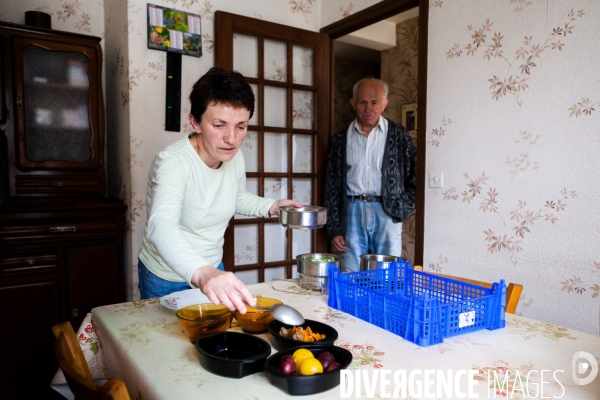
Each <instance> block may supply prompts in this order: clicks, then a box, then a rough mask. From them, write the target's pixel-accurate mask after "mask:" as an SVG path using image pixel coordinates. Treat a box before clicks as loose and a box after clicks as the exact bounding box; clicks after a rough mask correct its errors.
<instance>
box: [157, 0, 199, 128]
mask: <svg viewBox="0 0 600 400" xmlns="http://www.w3.org/2000/svg"><path fill="white" fill-rule="evenodd" d="M200 21H201V17H200V15H198V14H192V13H188V12H185V11H178V10H174V9H171V8H166V7H161V6H156V5H153V4H148V48H149V49H153V50H161V51H166V52H167V68H166V74H167V75H166V78H167V79H166V89H167V90H166V98H165V130H167V131H173V132H179V131H180V130H181V64H182V63H181V56H182V55H187V56H193V57H200V56H202V29H201V26H200Z"/></svg>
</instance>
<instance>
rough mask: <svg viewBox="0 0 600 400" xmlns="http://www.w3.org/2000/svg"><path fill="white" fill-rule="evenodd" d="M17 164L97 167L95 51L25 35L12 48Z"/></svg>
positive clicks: (39, 166)
mask: <svg viewBox="0 0 600 400" xmlns="http://www.w3.org/2000/svg"><path fill="white" fill-rule="evenodd" d="M15 53H16V57H15V67H14V73H15V78H16V79H15V86H16V87H15V92H16V107H15V109H16V111H17V113H18V114H19V116H20V118H18V119H17V121H19V122H18V123H17V126H16V127H15V128H16V133H17V136H18V138H19V140H18V143H19V158H18V164H19V166H21V167H26V168H57V167H58V168H72V167H76V168H78V169H80V168H96V167H97V166H98V165H99V163H100V160H99V155H98V154H97V152H96V151H95V149H97V148H98V145H99V143H100V142H99V140H100V139H99V137H100V136H99V132H97V128H96V127H98V126H100V125H99V123H98V122H100V123H101V121H99V118H98V115H99V113H100V108H101V107H102V105H101V104H98V100H97V93H98V90H101V89H100V88H98V87H97V83H96V82H95V80H92V78H91V77H94V76H96V72H97V71H96V69H97V66H96V62H97V59H96V55H95V49H91V48H88V47H85V46H77V45H65V44H61V43H52V42H44V41H40V40H36V41H35V43H34V42H32V41H31V40H29V39H26V38H19V39H17V40H16V46H15Z"/></svg>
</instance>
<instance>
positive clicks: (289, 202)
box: [269, 199, 302, 216]
mask: <svg viewBox="0 0 600 400" xmlns="http://www.w3.org/2000/svg"><path fill="white" fill-rule="evenodd" d="M285 206H294V207H296V208H302V204H300V203H298V202H297V201H296V200H287V199H285V200H277V201H276V202H275V203H273V205H272V206H271V208H270V209H269V214H271V216H275V215H279V207H285Z"/></svg>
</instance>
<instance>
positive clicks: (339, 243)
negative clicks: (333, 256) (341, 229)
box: [331, 235, 348, 253]
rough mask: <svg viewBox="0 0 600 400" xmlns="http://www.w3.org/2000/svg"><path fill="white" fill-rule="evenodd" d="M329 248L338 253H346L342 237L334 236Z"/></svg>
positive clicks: (346, 249)
mask: <svg viewBox="0 0 600 400" xmlns="http://www.w3.org/2000/svg"><path fill="white" fill-rule="evenodd" d="M331 247H332V248H333V249H334V250H335V251H337V252H338V253H346V252H347V251H348V248H347V247H346V242H345V241H344V237H343V236H342V235H339V236H336V237H334V238H333V239H331Z"/></svg>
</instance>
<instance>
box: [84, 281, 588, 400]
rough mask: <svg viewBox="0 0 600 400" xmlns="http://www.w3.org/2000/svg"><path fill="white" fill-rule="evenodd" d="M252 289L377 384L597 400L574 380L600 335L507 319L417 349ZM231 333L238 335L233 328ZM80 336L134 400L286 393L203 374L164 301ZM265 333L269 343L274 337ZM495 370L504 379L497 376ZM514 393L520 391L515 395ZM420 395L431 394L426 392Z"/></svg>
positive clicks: (98, 365) (307, 300)
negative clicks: (333, 333)
mask: <svg viewBox="0 0 600 400" xmlns="http://www.w3.org/2000/svg"><path fill="white" fill-rule="evenodd" d="M272 285H273V286H275V287H276V288H277V289H278V290H275V289H274V288H273V287H272ZM249 289H250V291H251V292H252V293H253V294H255V295H262V296H265V297H274V298H278V299H280V300H282V301H283V302H284V303H285V304H289V305H291V306H292V307H295V308H297V309H298V310H299V311H300V312H301V313H302V314H303V315H304V317H305V318H307V319H313V320H318V321H321V322H324V323H327V324H329V325H331V326H333V327H334V328H335V329H337V331H338V332H339V339H338V340H337V341H336V345H337V346H341V347H344V348H346V349H348V350H350V351H351V352H352V353H353V355H354V359H353V361H352V363H351V364H350V366H349V371H350V373H351V374H353V375H352V376H353V377H356V371H357V370H362V371H366V374H367V376H368V379H370V380H372V379H373V377H374V374H375V371H376V370H379V371H381V372H386V371H387V372H390V373H391V374H392V375H393V374H394V373H396V372H397V371H405V373H406V374H407V376H408V375H409V374H410V373H411V371H420V372H421V374H420V375H416V376H415V378H416V379H415V382H417V381H419V382H420V383H421V384H422V383H423V379H424V377H425V374H426V371H427V370H434V372H433V374H434V375H433V378H434V379H436V375H435V374H436V373H440V372H441V373H445V374H448V373H450V374H453V375H451V376H456V375H458V374H459V372H460V371H467V372H468V371H472V372H471V374H472V376H473V379H474V381H475V383H476V385H475V386H474V389H473V392H474V393H475V394H476V395H477V396H478V398H481V399H487V398H494V397H493V396H496V397H497V398H503V397H504V398H506V397H508V398H516V399H525V398H531V397H536V396H537V398H541V394H542V393H541V392H540V389H541V388H543V396H545V397H549V398H553V397H554V398H560V396H561V395H562V398H563V399H577V400H586V399H589V400H598V399H600V375H599V376H597V377H596V378H595V380H594V381H593V382H592V383H590V384H587V385H583V386H580V385H577V384H575V383H574V381H573V378H572V359H573V356H574V354H575V353H577V352H580V351H583V352H586V353H587V354H590V355H591V356H592V357H593V358H595V360H596V361H597V360H598V359H600V337H597V336H593V335H590V334H587V333H583V332H578V331H574V330H571V329H567V328H563V327H560V326H555V325H552V324H548V323H544V322H540V321H535V320H531V319H528V318H524V317H520V316H517V315H510V314H507V315H506V322H507V324H506V327H505V328H502V329H498V330H494V331H488V330H482V331H478V332H472V333H469V334H465V335H463V336H456V337H450V338H446V339H445V340H444V343H442V344H438V345H434V346H430V347H419V346H417V345H415V344H413V343H410V342H407V341H405V340H404V339H402V338H401V337H400V336H397V335H394V334H392V333H390V332H387V331H385V330H383V329H381V328H378V327H376V326H374V325H371V324H369V323H367V322H365V321H362V320H360V319H357V318H355V317H353V316H350V315H348V314H345V313H343V312H340V311H338V310H335V309H332V308H330V307H328V306H327V298H326V297H325V296H321V295H315V293H314V292H310V291H307V290H305V289H302V288H300V287H299V286H297V284H296V283H295V282H292V281H289V282H286V281H279V282H273V284H271V283H261V284H256V285H250V286H249ZM281 290H285V291H281ZM82 329H83V330H82ZM231 330H234V331H241V329H240V327H239V326H237V324H235V323H234V325H233V326H232V328H231ZM79 334H80V336H79V337H80V341H81V343H82V346H83V349H84V352H85V353H86V357H87V359H88V362H89V364H90V369H91V370H92V372H93V375H94V376H95V377H117V378H120V379H122V380H124V381H125V383H126V385H127V388H128V390H129V392H130V394H131V397H132V398H133V399H136V398H139V399H144V400H152V399H178V400H179V399H181V400H185V399H198V398H200V397H202V396H207V395H210V398H215V399H219V398H221V399H231V398H236V399H251V400H258V399H260V400H265V399H281V398H287V397H288V396H287V394H285V393H284V392H282V391H281V390H279V389H278V388H276V387H274V386H272V385H271V384H270V383H269V381H268V379H267V375H266V373H265V372H260V373H257V374H253V375H250V376H247V377H244V378H242V379H230V378H224V377H220V376H217V375H213V374H211V373H209V372H208V371H206V370H204V369H203V368H202V366H201V365H200V361H199V360H200V359H199V354H198V352H197V351H196V349H195V347H194V345H193V344H191V343H190V341H189V339H188V337H187V336H186V335H185V333H184V332H183V330H182V328H181V326H180V324H179V322H178V321H177V317H176V316H175V312H174V311H173V310H170V309H167V308H165V307H163V306H162V305H161V304H160V303H159V300H158V299H152V300H145V301H138V302H129V303H121V304H114V305H109V306H104V307H99V308H96V309H94V310H93V311H92V315H91V321H90V320H86V321H85V322H84V324H83V325H82V327H81V328H80V330H79ZM96 335H97V336H96ZM260 336H261V337H263V338H264V339H266V340H267V341H269V342H270V338H269V335H268V334H263V335H260ZM273 351H275V350H273ZM542 370H543V371H545V372H544V374H543V375H542ZM559 370H562V372H559ZM494 374H495V375H496V377H497V379H498V380H499V382H498V381H494V380H493V379H491V380H490V378H493V376H494ZM505 377H506V381H504V378H505ZM388 379H393V376H388ZM355 380H356V379H355ZM346 382H347V381H346ZM368 382H370V381H368ZM368 382H367V383H368ZM504 382H506V383H504ZM543 382H545V383H543ZM414 385H415V384H413V386H411V388H412V389H413V390H417V389H418V382H417V386H416V387H415V386H414ZM460 386H461V387H460V390H458V389H457V388H455V389H453V390H455V391H454V392H452V393H453V395H452V396H451V397H450V398H456V397H458V395H457V393H459V394H460V393H465V394H466V393H467V379H466V378H465V377H463V378H462V379H461V380H460ZM394 388H395V385H394V384H393V381H392V383H390V384H389V386H386V387H384V390H381V388H380V387H376V388H374V389H373V391H372V392H368V390H369V388H368V387H365V385H364V383H363V384H362V385H361V387H360V388H359V389H358V390H356V387H355V386H353V387H352V391H351V392H350V387H348V386H346V387H344V388H342V387H337V388H334V389H332V390H329V391H327V392H325V393H320V394H316V395H311V396H303V398H309V399H311V398H315V399H317V398H318V399H338V398H340V396H341V395H344V394H350V395H351V398H357V396H356V393H357V392H360V395H359V397H361V398H373V397H375V398H383V397H384V396H385V395H386V394H390V395H393V393H392V392H393V390H394ZM513 388H514V389H515V391H514V392H512V393H511V391H512V390H513ZM507 389H508V393H507ZM521 389H522V390H521ZM423 390H424V389H423ZM457 390H458V391H457ZM435 393H436V389H435V386H433V394H435ZM442 393H443V392H442ZM536 393H537V395H536ZM413 394H415V393H413ZM409 395H410V392H407V396H406V397H405V398H411V397H410V396H409ZM289 397H290V398H291V397H292V396H289ZM399 398H402V396H400V397H399ZM412 398H419V397H417V396H413V397H412ZM421 398H425V392H422V397H421ZM433 398H437V397H435V396H434V397H433ZM442 398H447V397H444V396H442Z"/></svg>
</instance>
